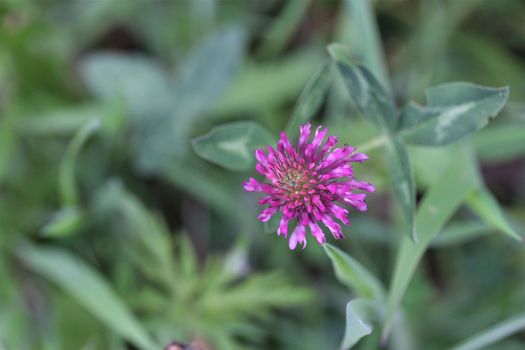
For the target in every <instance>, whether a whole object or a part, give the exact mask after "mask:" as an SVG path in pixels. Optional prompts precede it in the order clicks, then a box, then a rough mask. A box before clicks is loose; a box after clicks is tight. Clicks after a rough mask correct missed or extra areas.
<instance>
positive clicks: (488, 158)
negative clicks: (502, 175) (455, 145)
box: [473, 123, 525, 162]
mask: <svg viewBox="0 0 525 350" xmlns="http://www.w3.org/2000/svg"><path fill="white" fill-rule="evenodd" d="M524 135H525V123H509V124H505V125H500V126H494V127H492V126H491V127H488V128H485V129H483V130H481V131H480V132H478V133H476V134H475V135H474V137H473V141H474V145H475V146H476V150H477V153H478V155H479V158H480V159H481V160H482V161H483V162H505V161H509V160H512V159H515V158H517V157H519V156H522V155H525V136H524Z"/></svg>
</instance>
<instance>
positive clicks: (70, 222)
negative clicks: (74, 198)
mask: <svg viewBox="0 0 525 350" xmlns="http://www.w3.org/2000/svg"><path fill="white" fill-rule="evenodd" d="M84 223H85V221H84V213H83V212H82V211H81V210H80V209H78V208H76V207H64V208H62V209H60V210H59V211H58V212H56V213H55V215H53V217H52V218H51V220H50V221H49V222H48V223H47V224H46V225H45V226H44V227H43V228H42V235H44V236H46V237H66V236H70V235H71V234H73V233H75V232H77V231H78V230H79V229H80V228H81V227H82V226H83V225H84Z"/></svg>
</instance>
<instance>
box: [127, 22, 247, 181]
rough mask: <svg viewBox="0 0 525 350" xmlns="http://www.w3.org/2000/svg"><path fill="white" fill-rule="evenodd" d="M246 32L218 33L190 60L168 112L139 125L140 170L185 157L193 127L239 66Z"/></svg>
mask: <svg viewBox="0 0 525 350" xmlns="http://www.w3.org/2000/svg"><path fill="white" fill-rule="evenodd" d="M244 38H245V35H244V31H242V30H241V29H240V28H237V27H230V28H226V29H224V30H222V31H218V32H217V33H215V34H214V35H213V36H211V37H210V38H208V39H207V40H205V41H204V43H202V44H201V45H199V46H198V47H197V48H196V49H195V50H194V51H193V52H192V53H191V54H190V55H189V57H188V58H187V60H186V61H185V62H184V64H183V65H182V67H181V69H180V74H179V76H178V78H177V80H176V85H175V88H174V90H173V95H172V98H171V101H170V105H169V109H168V110H167V111H166V112H163V113H160V114H155V115H151V116H148V118H143V120H142V121H141V122H140V123H138V124H137V125H136V126H137V134H136V138H135V141H134V143H133V147H132V148H133V152H134V153H135V162H136V165H137V167H138V169H139V170H141V171H144V172H150V171H156V170H159V169H160V168H162V166H163V165H164V163H165V162H167V161H170V160H173V159H174V158H178V157H180V156H182V155H183V154H184V152H185V151H186V147H187V145H188V144H189V140H188V134H189V133H190V129H191V126H192V125H193V123H195V122H196V121H197V120H199V118H202V117H203V116H204V115H205V114H206V113H207V112H208V111H209V110H210V109H211V107H212V106H213V105H214V104H215V103H216V102H217V101H218V100H219V98H220V97H221V95H222V94H223V93H224V92H225V90H226V89H227V88H228V86H229V85H230V83H231V81H232V80H233V77H234V76H235V73H236V71H237V69H238V68H239V67H240V64H241V59H242V56H243V52H244V41H245V40H244Z"/></svg>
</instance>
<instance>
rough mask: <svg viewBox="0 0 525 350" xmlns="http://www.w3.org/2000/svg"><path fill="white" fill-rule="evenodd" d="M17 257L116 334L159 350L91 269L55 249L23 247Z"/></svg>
mask: <svg viewBox="0 0 525 350" xmlns="http://www.w3.org/2000/svg"><path fill="white" fill-rule="evenodd" d="M17 256H18V257H19V258H20V259H21V260H22V261H23V262H24V263H25V264H26V265H27V266H28V267H29V268H30V269H31V270H33V271H35V272H37V273H38V274H41V275H42V276H44V277H45V278H47V279H49V280H51V281H53V282H54V283H56V284H57V285H58V286H60V287H61V288H63V289H64V290H65V291H66V292H67V293H68V294H69V295H71V297H72V298H74V299H75V300H76V301H77V302H78V303H79V304H81V305H82V306H84V307H85V308H86V310H88V311H89V312H90V313H91V314H93V316H95V317H96V318H97V319H98V320H100V321H101V322H102V323H104V324H105V325H106V326H107V327H108V328H110V329H111V330H112V331H113V332H115V333H116V334H118V335H120V336H121V337H123V338H124V339H127V340H129V341H130V342H132V343H133V344H135V345H137V346H139V347H140V348H143V349H150V350H154V349H158V348H159V347H158V346H156V345H155V343H154V342H153V340H152V339H151V338H150V336H149V335H148V334H147V332H146V330H145V329H144V328H143V327H142V325H141V324H140V323H139V322H138V321H137V319H136V318H135V317H134V316H133V314H132V313H131V311H130V310H129V309H128V308H127V307H126V305H125V304H124V303H123V302H122V300H121V299H119V297H118V296H117V295H116V294H115V293H114V292H113V290H111V287H110V286H109V284H108V283H107V282H106V281H105V280H104V279H103V278H102V277H101V276H100V275H99V274H98V273H97V272H96V271H95V270H93V269H92V268H91V267H89V266H88V265H86V264H85V263H84V262H82V261H81V260H80V259H78V258H77V257H75V256H73V255H71V254H70V253H68V252H66V251H63V250H60V249H56V248H40V247H36V246H30V245H24V246H22V247H20V248H19V249H18V251H17Z"/></svg>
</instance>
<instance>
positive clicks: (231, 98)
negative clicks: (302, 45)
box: [210, 50, 322, 116]
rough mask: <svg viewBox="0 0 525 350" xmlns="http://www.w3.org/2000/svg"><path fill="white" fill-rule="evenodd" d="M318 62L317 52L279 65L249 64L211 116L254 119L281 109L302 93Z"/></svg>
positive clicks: (285, 59)
mask: <svg viewBox="0 0 525 350" xmlns="http://www.w3.org/2000/svg"><path fill="white" fill-rule="evenodd" d="M321 59H322V56H321V55H319V53H318V52H316V51H311V50H302V51H299V52H297V53H293V54H291V55H289V56H285V57H283V58H282V59H279V60H278V61H271V62H264V63H261V62H253V61H248V62H247V63H246V64H245V65H243V67H242V68H241V69H240V71H239V74H238V75H237V77H236V78H235V79H234V81H233V82H232V84H231V88H230V89H228V91H225V95H224V97H223V98H221V99H220V101H219V103H218V104H217V106H216V107H215V108H214V109H213V111H210V113H213V114H218V115H221V116H226V115H239V114H241V113H250V114H253V115H257V114H260V113H261V112H262V111H273V110H275V109H276V108H279V107H281V106H284V105H286V104H287V103H289V102H290V101H292V100H293V99H295V98H296V97H297V95H298V94H299V93H300V92H301V90H302V89H303V88H304V85H305V84H306V83H307V81H308V78H309V76H310V75H311V74H312V71H314V70H315V67H317V66H318V64H319V61H320V60H321ZM276 82H278V83H276Z"/></svg>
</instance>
